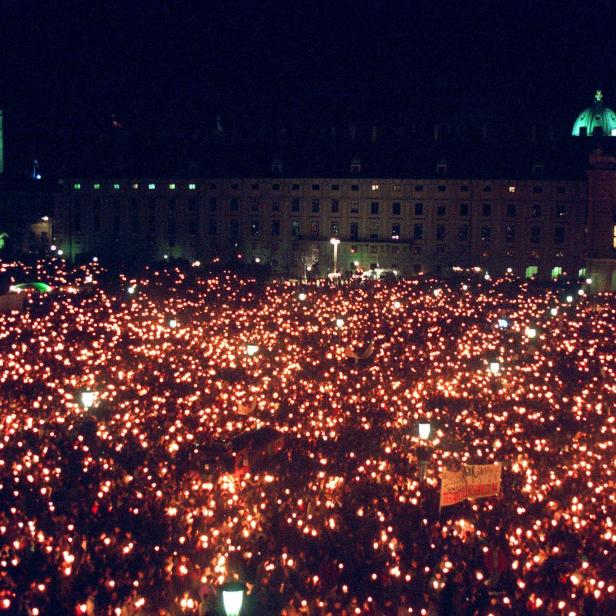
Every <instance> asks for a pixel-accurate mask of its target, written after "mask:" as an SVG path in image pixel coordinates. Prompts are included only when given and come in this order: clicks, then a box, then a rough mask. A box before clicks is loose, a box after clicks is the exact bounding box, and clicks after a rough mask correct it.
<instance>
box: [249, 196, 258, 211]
mask: <svg viewBox="0 0 616 616" xmlns="http://www.w3.org/2000/svg"><path fill="white" fill-rule="evenodd" d="M250 211H251V212H258V211H259V202H258V201H257V200H256V199H252V200H251V201H250Z"/></svg>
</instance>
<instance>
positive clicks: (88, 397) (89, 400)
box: [81, 391, 96, 409]
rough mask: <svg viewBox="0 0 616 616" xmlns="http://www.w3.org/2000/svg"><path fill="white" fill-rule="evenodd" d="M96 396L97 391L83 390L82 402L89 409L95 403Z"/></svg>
mask: <svg viewBox="0 0 616 616" xmlns="http://www.w3.org/2000/svg"><path fill="white" fill-rule="evenodd" d="M95 398H96V393H95V392H93V391H82V392H81V404H83V406H84V407H85V408H87V409H89V408H90V407H91V406H92V405H93V404H94V400H95Z"/></svg>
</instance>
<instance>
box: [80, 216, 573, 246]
mask: <svg viewBox="0 0 616 616" xmlns="http://www.w3.org/2000/svg"><path fill="white" fill-rule="evenodd" d="M154 226H155V220H154V218H152V217H150V218H148V219H147V227H148V228H149V229H152V228H153V227H154ZM198 227H199V219H198V218H196V217H193V218H191V219H189V220H188V231H189V234H191V235H196V233H197V228H198ZM112 228H113V231H114V232H116V233H119V232H120V231H121V228H122V224H121V219H120V216H119V215H114V216H113V217H112ZM129 228H130V232H131V233H138V232H139V230H140V221H139V219H138V218H137V217H136V216H133V217H131V219H130V225H129ZM390 228H391V233H390V235H389V237H387V238H382V237H381V236H380V233H381V227H380V225H379V224H378V223H372V224H370V227H369V230H368V239H371V240H378V239H392V240H399V239H400V238H401V236H402V228H401V225H400V223H392V224H391V227H390ZM261 229H262V226H261V221H259V220H251V221H250V234H251V235H252V236H253V237H257V236H259V235H260V233H261ZM93 230H94V232H100V230H101V218H100V216H99V215H95V216H94V217H93ZM207 230H208V235H217V234H218V221H217V220H216V219H213V218H210V219H208V221H207ZM270 230H271V235H272V236H274V237H277V236H280V234H281V221H280V220H272V221H271V227H270ZM73 231H74V232H76V233H78V232H80V231H81V216H79V215H76V216H74V218H73ZM175 232H176V219H175V218H172V217H169V218H168V220H167V233H169V234H175ZM329 232H330V235H331V236H332V237H339V236H340V223H339V222H337V221H333V222H332V223H331V225H330V228H329ZM230 234H231V236H232V237H233V236H237V235H239V220H237V219H232V220H230ZM542 234H543V231H542V228H541V227H537V226H532V227H530V233H529V238H530V243H531V244H540V243H541V240H542ZM291 235H292V236H294V237H299V236H300V235H301V226H300V221H299V220H293V221H291ZM309 235H311V236H316V237H318V236H320V235H321V225H320V222H319V221H318V220H313V221H311V222H310V227H309ZM503 235H504V240H505V243H508V244H509V243H514V242H515V240H516V228H515V227H514V226H513V225H505V227H504V234H503ZM359 237H360V232H359V223H358V222H357V221H353V222H351V223H350V225H349V238H350V239H352V240H353V239H359ZM424 237H425V234H424V225H423V224H422V223H416V224H414V225H413V226H412V238H413V240H415V241H422V240H424ZM434 237H435V239H436V241H446V240H447V239H448V237H447V225H444V224H438V225H436V228H435V236H434ZM469 238H470V229H469V225H459V226H458V229H457V239H458V241H460V242H468V241H469ZM479 238H480V240H481V241H482V242H489V241H490V240H491V239H492V227H491V226H488V225H482V226H481V227H480V229H479ZM553 239H554V244H556V245H560V244H564V243H565V228H564V227H555V229H554V236H553Z"/></svg>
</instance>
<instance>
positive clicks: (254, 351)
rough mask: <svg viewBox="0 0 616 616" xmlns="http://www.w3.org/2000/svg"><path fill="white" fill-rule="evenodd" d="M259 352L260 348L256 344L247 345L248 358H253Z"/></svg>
mask: <svg viewBox="0 0 616 616" xmlns="http://www.w3.org/2000/svg"><path fill="white" fill-rule="evenodd" d="M258 352H259V347H258V346H257V345H256V344H247V345H246V355H248V357H252V356H253V355H256V354H257V353H258Z"/></svg>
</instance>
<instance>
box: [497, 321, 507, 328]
mask: <svg viewBox="0 0 616 616" xmlns="http://www.w3.org/2000/svg"><path fill="white" fill-rule="evenodd" d="M508 325H509V321H507V319H499V320H498V326H499V327H500V328H501V329H505V328H506V327H507V326H508Z"/></svg>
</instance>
